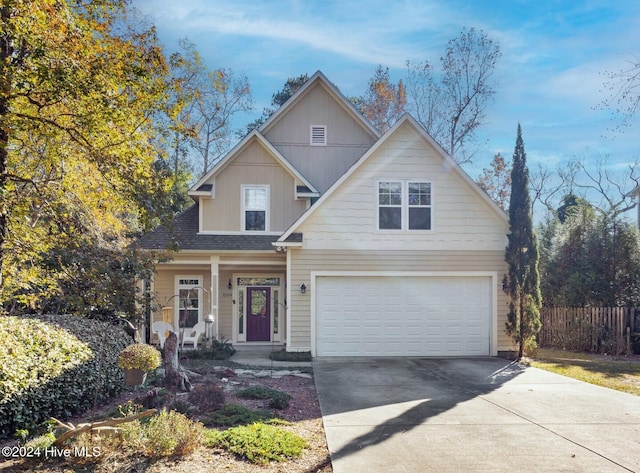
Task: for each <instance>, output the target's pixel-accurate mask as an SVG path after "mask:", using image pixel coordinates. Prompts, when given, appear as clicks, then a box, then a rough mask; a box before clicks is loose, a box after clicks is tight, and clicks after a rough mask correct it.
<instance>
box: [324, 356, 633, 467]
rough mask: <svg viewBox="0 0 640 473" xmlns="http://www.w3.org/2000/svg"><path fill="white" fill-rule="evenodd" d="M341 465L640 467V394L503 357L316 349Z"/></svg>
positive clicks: (331, 440)
mask: <svg viewBox="0 0 640 473" xmlns="http://www.w3.org/2000/svg"><path fill="white" fill-rule="evenodd" d="M313 369H314V376H315V382H316V388H317V391H318V397H319V400H320V407H321V409H322V416H323V421H324V427H325V432H326V436H327V443H328V445H329V450H330V453H331V462H332V464H333V471H334V472H335V473H353V472H367V473H374V472H385V473H386V472H411V473H414V472H416V473H417V472H438V473H441V472H491V473H497V472H509V473H513V472H580V473H584V472H597V473H604V472H629V471H634V472H640V397H637V396H632V395H630V394H624V393H620V392H617V391H612V390H609V389H605V388H600V387H597V386H593V385H590V384H587V383H583V382H580V381H576V380H574V379H571V378H566V377H564V376H559V375H556V374H553V373H549V372H546V371H542V370H538V369H535V368H524V367H522V366H520V365H518V364H515V363H510V362H509V361H506V360H503V359H499V358H480V359H457V358H449V359H429V358H426V359H423V358H316V359H315V360H314V362H313Z"/></svg>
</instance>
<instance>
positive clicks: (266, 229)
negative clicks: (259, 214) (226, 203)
mask: <svg viewBox="0 0 640 473" xmlns="http://www.w3.org/2000/svg"><path fill="white" fill-rule="evenodd" d="M247 189H264V190H265V191H266V194H267V199H266V200H267V201H266V205H265V207H266V209H265V213H264V230H246V218H245V216H246V213H245V210H246V209H245V200H246V199H245V191H246V190H247ZM240 201H241V202H242V204H241V206H240V207H241V215H240V226H241V227H240V231H241V232H242V233H260V234H263V233H269V231H270V230H269V229H270V227H271V219H270V214H271V212H270V209H271V186H270V185H269V184H264V185H249V184H247V185H242V186H240Z"/></svg>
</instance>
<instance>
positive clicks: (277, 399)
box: [238, 386, 291, 409]
mask: <svg viewBox="0 0 640 473" xmlns="http://www.w3.org/2000/svg"><path fill="white" fill-rule="evenodd" d="M238 396H240V397H243V398H245V399H269V407H272V408H274V409H284V408H286V407H287V406H288V405H289V400H291V396H290V395H289V394H287V393H285V392H282V391H277V390H275V389H271V388H266V387H264V386H250V387H248V388H246V389H242V390H240V391H238Z"/></svg>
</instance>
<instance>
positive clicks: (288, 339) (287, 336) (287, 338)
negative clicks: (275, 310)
mask: <svg viewBox="0 0 640 473" xmlns="http://www.w3.org/2000/svg"><path fill="white" fill-rule="evenodd" d="M286 255H287V273H286V276H285V278H286V281H287V291H286V294H287V304H286V306H287V310H286V313H285V316H286V318H287V319H286V320H287V325H286V329H285V339H284V340H283V341H284V343H286V347H287V351H289V348H290V347H291V302H292V298H291V249H290V248H287V253H286Z"/></svg>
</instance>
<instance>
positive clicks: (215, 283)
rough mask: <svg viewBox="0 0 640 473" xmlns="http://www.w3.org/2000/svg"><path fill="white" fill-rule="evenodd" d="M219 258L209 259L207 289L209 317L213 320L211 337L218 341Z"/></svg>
mask: <svg viewBox="0 0 640 473" xmlns="http://www.w3.org/2000/svg"><path fill="white" fill-rule="evenodd" d="M219 269H220V257H219V256H212V257H211V287H210V288H209V294H211V308H210V309H211V315H213V320H214V328H213V330H214V333H213V336H214V337H215V338H216V339H218V334H219V332H218V330H219V325H218V320H219V318H220V314H219V311H218V307H219V306H218V292H219V288H220V273H219Z"/></svg>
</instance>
